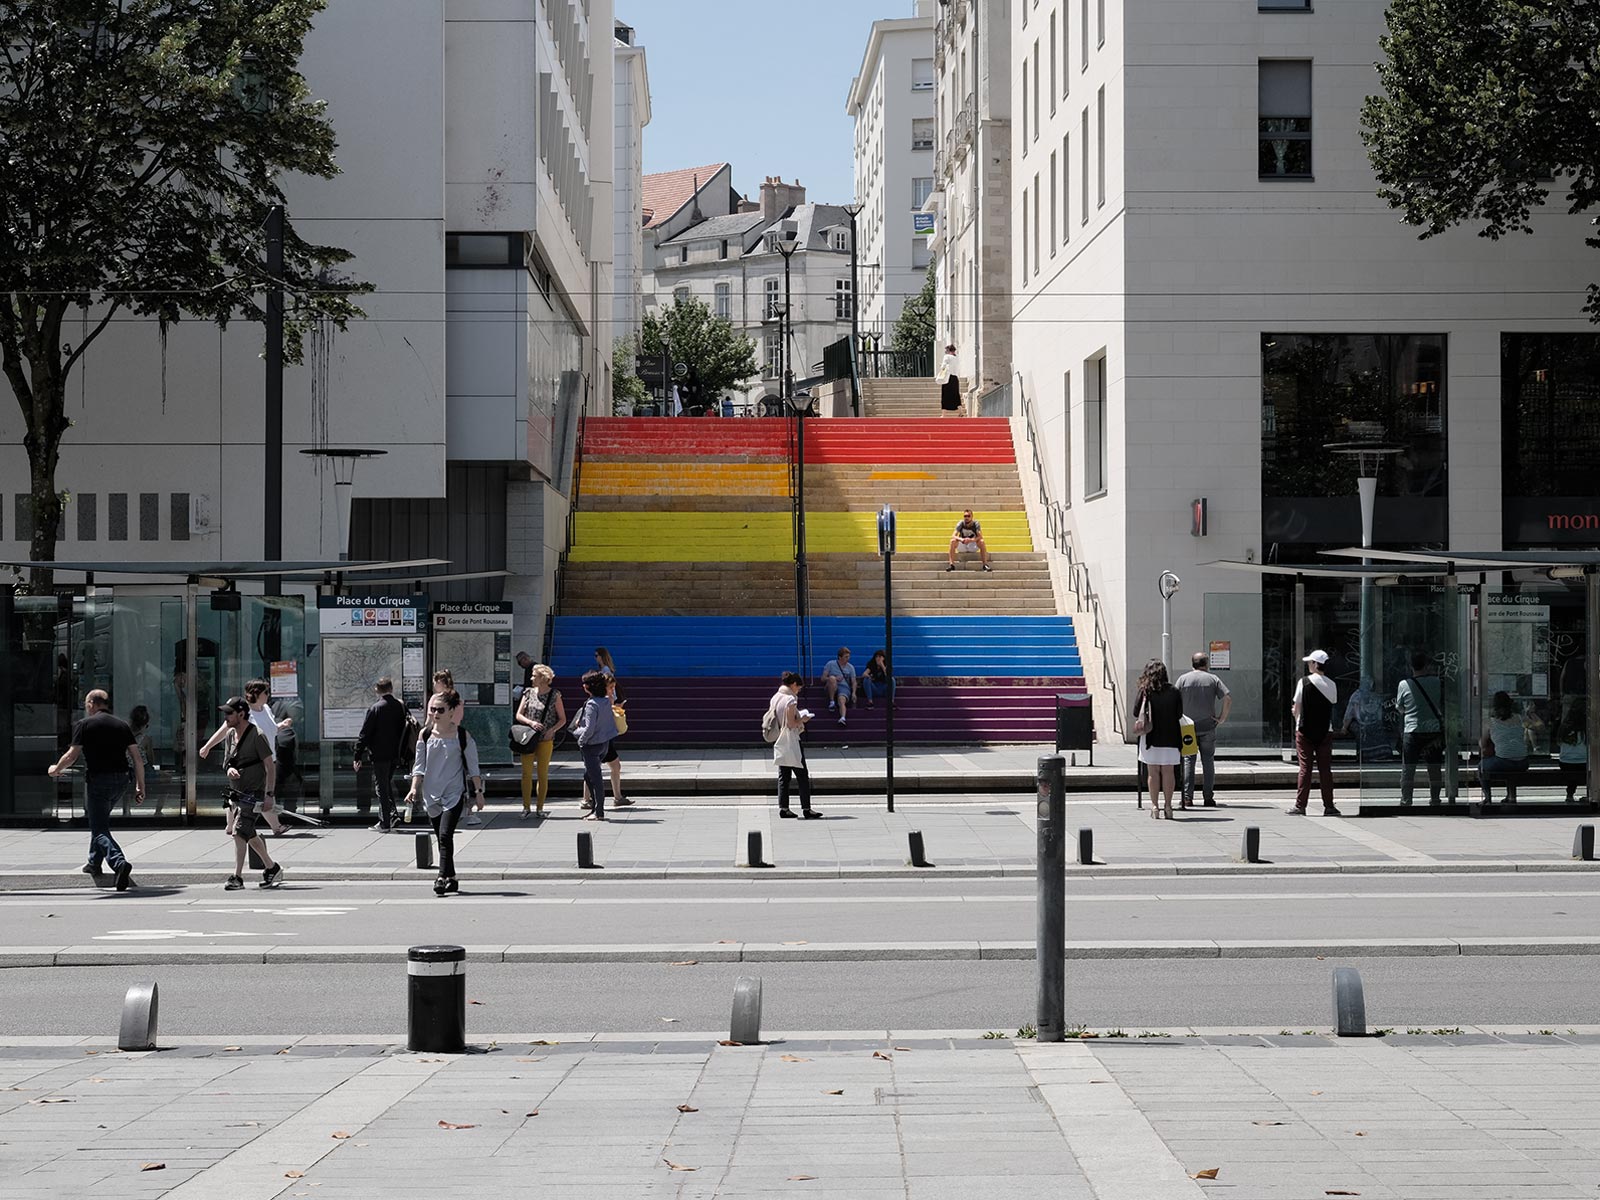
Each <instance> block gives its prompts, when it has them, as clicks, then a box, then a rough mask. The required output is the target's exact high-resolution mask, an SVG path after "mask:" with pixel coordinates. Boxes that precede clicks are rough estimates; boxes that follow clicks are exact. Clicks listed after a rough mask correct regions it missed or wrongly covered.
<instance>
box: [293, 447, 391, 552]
mask: <svg viewBox="0 0 1600 1200" xmlns="http://www.w3.org/2000/svg"><path fill="white" fill-rule="evenodd" d="M300 453H301V454H304V455H305V456H306V457H307V458H317V459H323V460H325V461H327V462H331V463H332V464H333V493H334V501H335V503H334V507H335V508H336V509H337V510H338V513H339V559H340V561H341V562H342V561H344V560H345V559H348V558H349V557H350V504H351V501H352V500H353V499H354V498H355V482H356V462H357V461H358V460H359V459H363V458H382V457H383V456H384V455H385V454H387V453H389V452H388V451H387V450H364V449H360V448H357V447H351V446H318V447H316V448H315V449H312V450H302V451H300Z"/></svg>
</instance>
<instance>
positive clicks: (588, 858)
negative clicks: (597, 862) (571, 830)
mask: <svg viewBox="0 0 1600 1200" xmlns="http://www.w3.org/2000/svg"><path fill="white" fill-rule="evenodd" d="M578 869H579V870H581V871H592V870H594V869H595V866H594V835H593V834H591V833H580V834H579V835H578Z"/></svg>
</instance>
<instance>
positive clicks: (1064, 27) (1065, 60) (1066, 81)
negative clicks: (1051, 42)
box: [1061, 0, 1072, 97]
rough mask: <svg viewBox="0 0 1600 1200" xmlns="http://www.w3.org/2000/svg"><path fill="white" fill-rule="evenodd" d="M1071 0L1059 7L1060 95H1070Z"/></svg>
mask: <svg viewBox="0 0 1600 1200" xmlns="http://www.w3.org/2000/svg"><path fill="white" fill-rule="evenodd" d="M1071 3H1072V0H1065V3H1063V4H1062V6H1061V95H1062V96H1063V97H1066V96H1070V95H1072V66H1071V64H1072V10H1071V8H1070V7H1069V6H1070V5H1071Z"/></svg>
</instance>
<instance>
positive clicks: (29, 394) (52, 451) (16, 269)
mask: <svg viewBox="0 0 1600 1200" xmlns="http://www.w3.org/2000/svg"><path fill="white" fill-rule="evenodd" d="M325 3H326V0H0V147H3V151H4V153H3V155H0V276H3V281H4V294H3V295H0V365H3V369H4V372H5V377H6V380H7V381H8V382H9V383H10V385H11V390H12V392H13V393H14V394H15V396H16V400H17V404H18V405H19V406H20V407H21V409H22V415H23V421H24V425H25V429H26V434H25V436H24V442H25V444H26V448H27V452H28V466H29V483H30V487H31V492H32V499H33V540H32V544H31V546H30V547H29V557H30V559H32V560H33V561H35V562H51V561H54V559H55V550H56V540H57V536H58V533H59V530H60V525H61V517H62V507H63V497H62V496H61V494H60V493H59V492H58V491H57V489H56V482H55V473H56V467H57V463H58V461H59V459H60V454H61V444H62V440H63V438H64V437H65V436H66V435H67V433H68V431H69V430H70V428H71V426H72V422H71V421H69V420H68V419H67V417H66V414H65V411H64V399H65V394H66V385H67V380H68V377H69V376H70V374H71V372H72V370H73V368H75V367H77V366H78V365H79V363H80V362H81V360H82V359H83V356H84V354H85V353H87V351H88V349H89V347H90V346H91V345H92V344H93V343H94V342H95V341H96V340H97V339H98V338H99V337H100V336H101V335H102V334H103V333H104V332H105V331H106V329H107V328H108V327H109V325H110V324H111V322H112V321H113V320H114V319H116V318H118V317H119V316H121V317H127V316H129V315H133V316H138V317H146V318H154V319H155V320H156V321H157V322H158V323H159V325H160V327H161V328H162V329H163V330H165V328H166V327H167V326H168V325H170V324H173V323H175V322H177V321H179V320H182V319H183V318H185V317H189V318H194V319H198V320H203V321H209V322H213V323H215V324H217V325H219V326H226V325H227V323H228V322H229V321H230V320H234V319H238V318H243V319H246V320H249V319H257V320H260V319H264V316H265V299H264V294H263V293H264V292H265V290H266V286H267V282H268V280H267V275H266V269H265V265H264V262H265V259H264V247H265V234H264V225H265V223H266V220H267V216H268V213H269V211H270V209H271V208H272V206H274V205H276V204H281V203H282V202H283V199H284V197H283V191H282V188H281V186H280V183H281V179H282V177H283V175H284V174H285V173H287V172H295V173H298V174H301V175H310V176H316V177H318V178H323V179H329V178H332V177H333V176H334V175H336V174H338V166H337V165H336V164H335V161H334V150H335V139H334V131H333V128H332V127H331V125H330V124H329V122H328V119H327V115H326V111H325V107H326V106H325V105H324V103H323V102H322V101H319V100H317V99H316V98H314V97H313V96H312V95H311V93H310V90H309V89H308V87H307V85H306V81H305V79H304V78H303V77H302V76H301V75H300V71H299V62H300V57H301V52H302V48H303V46H304V42H305V38H306V35H307V33H308V32H309V30H310V28H311V23H312V20H313V18H314V17H315V15H316V14H317V13H318V12H320V11H322V9H323V8H324V7H325ZM349 258H350V255H349V254H348V253H347V252H346V251H344V250H341V249H339V248H337V247H334V246H321V245H314V244H311V243H309V242H307V241H305V240H303V239H302V238H300V237H299V236H298V235H297V234H296V233H295V231H294V229H293V227H292V226H290V225H288V224H287V223H286V225H285V232H284V255H283V261H284V266H283V273H282V277H281V278H280V279H279V280H278V281H277V282H278V283H279V285H280V286H281V287H282V288H283V289H284V292H285V295H286V297H287V300H286V315H285V357H286V358H287V360H288V361H291V362H294V361H298V359H299V353H300V349H301V346H302V340H303V336H304V334H305V332H306V331H307V330H308V329H309V328H310V327H311V325H312V324H313V323H314V322H316V321H318V320H323V319H329V320H331V321H333V322H334V324H335V325H337V326H338V327H339V328H343V327H344V325H345V323H346V322H347V321H348V320H349V319H350V318H351V317H356V316H360V315H361V310H360V309H359V308H357V307H356V305H355V303H354V302H353V300H352V296H354V295H355V294H356V293H359V292H362V291H365V290H367V289H366V287H365V285H361V284H356V283H354V282H352V281H350V280H348V279H345V278H342V277H340V276H339V275H338V274H336V272H335V268H336V267H337V266H338V265H339V264H340V263H343V262H346V261H347V260H348V259H349ZM74 312H82V313H83V314H84V316H85V318H86V329H87V332H86V333H83V334H82V335H80V337H79V338H77V339H76V340H75V341H71V342H69V341H67V340H66V320H67V318H68V316H69V314H71V313H74ZM50 583H51V575H50V572H49V571H48V569H39V570H36V571H35V573H34V584H35V586H39V587H48V586H49V585H50Z"/></svg>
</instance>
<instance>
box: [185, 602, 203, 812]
mask: <svg viewBox="0 0 1600 1200" xmlns="http://www.w3.org/2000/svg"><path fill="white" fill-rule="evenodd" d="M199 603H200V588H199V586H198V585H197V584H194V583H191V584H189V585H188V586H187V587H185V588H184V589H183V629H184V633H183V636H184V647H185V649H184V656H185V657H184V662H185V664H186V666H185V669H184V672H183V711H184V720H183V811H184V814H185V815H186V816H187V817H188V818H189V820H191V821H192V820H194V819H195V815H196V813H197V812H198V809H199V803H200V764H199V761H198V758H199V756H198V755H197V754H196V750H197V749H198V748H199V746H200V714H199V712H198V711H196V710H197V708H198V707H199V706H198V704H197V697H198V696H199V693H200V687H199V683H198V680H199V677H200V630H199V627H198V620H199V618H198V616H197V615H196V613H195V606H196V605H198V604H199Z"/></svg>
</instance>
